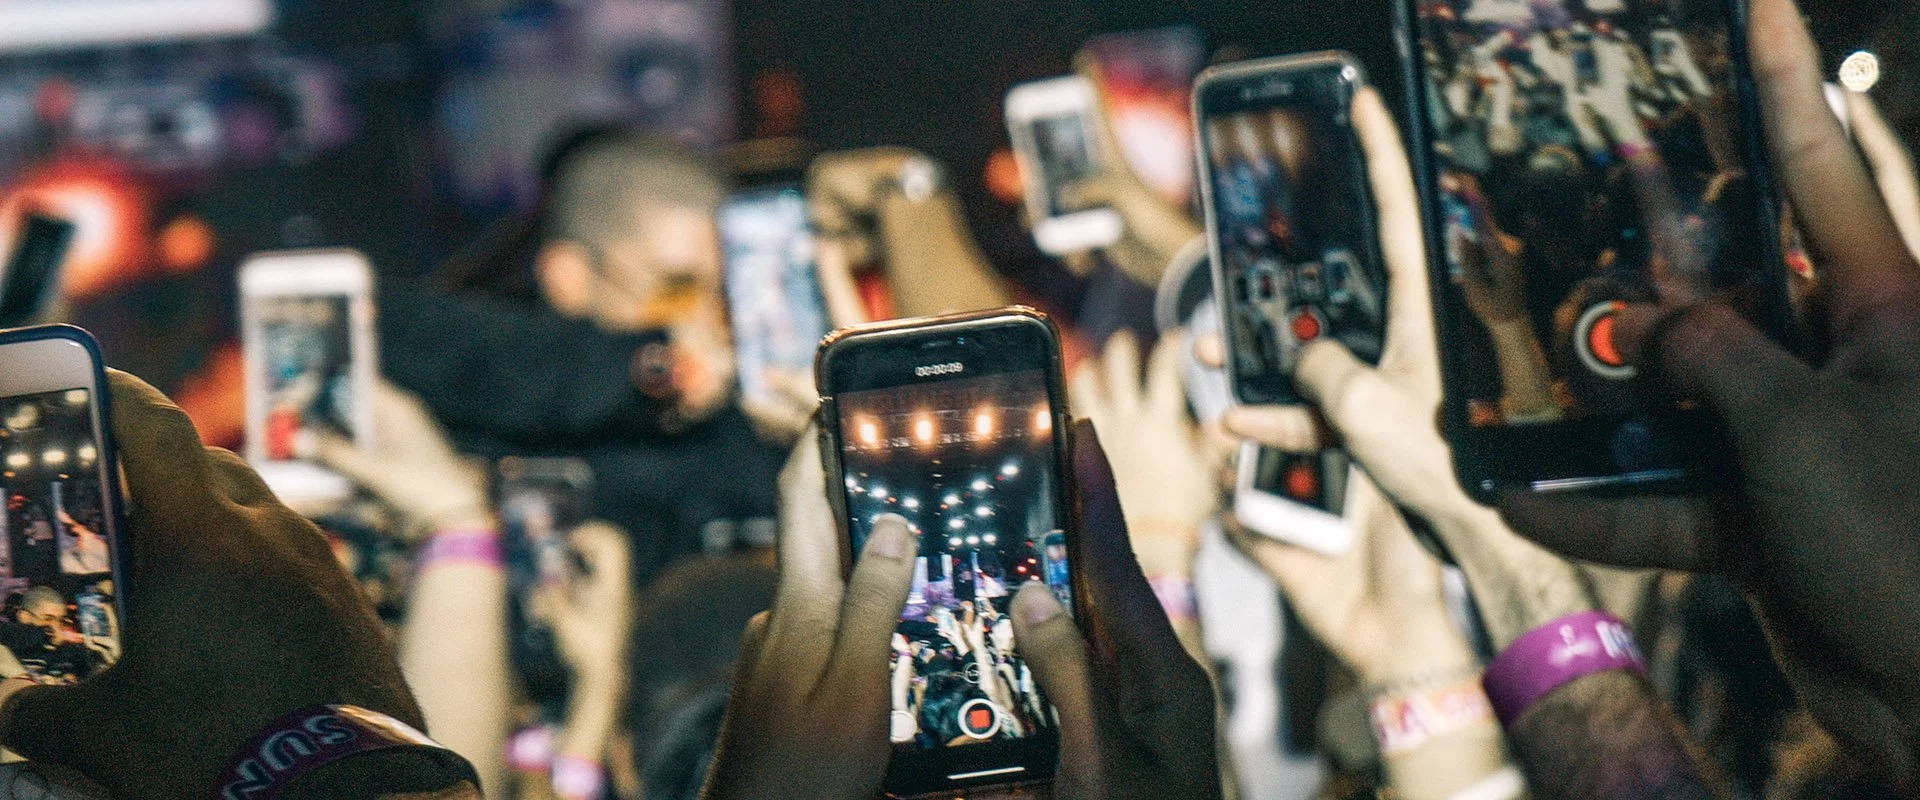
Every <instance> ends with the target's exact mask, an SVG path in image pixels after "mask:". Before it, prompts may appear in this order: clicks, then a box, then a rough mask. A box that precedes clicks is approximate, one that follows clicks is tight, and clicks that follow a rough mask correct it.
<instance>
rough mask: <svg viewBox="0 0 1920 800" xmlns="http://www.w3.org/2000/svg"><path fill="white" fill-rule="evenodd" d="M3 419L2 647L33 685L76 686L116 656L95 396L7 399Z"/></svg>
mask: <svg viewBox="0 0 1920 800" xmlns="http://www.w3.org/2000/svg"><path fill="white" fill-rule="evenodd" d="M0 414H4V417H0V453H4V455H0V463H3V464H4V466H5V469H4V470H0V487H4V490H5V492H6V498H7V508H6V514H5V515H4V516H0V525H3V526H4V527H5V529H6V530H5V535H3V536H0V590H4V593H5V596H6V603H5V608H4V609H3V610H4V612H5V613H4V616H3V617H0V647H4V648H5V649H6V651H7V654H8V655H11V656H12V658H13V659H14V660H15V661H17V662H18V663H19V665H20V666H21V667H23V668H24V669H25V670H26V673H25V677H27V678H29V679H31V680H34V681H36V682H39V683H49V684H63V683H73V682H76V681H79V680H82V679H84V678H87V677H89V676H91V675H93V674H94V673H95V672H98V671H100V670H102V669H105V668H106V667H108V666H110V665H111V664H113V662H114V661H116V660H118V659H119V657H120V623H119V616H118V614H117V613H116V611H115V609H114V602H113V592H114V585H113V563H112V561H111V558H110V555H111V553H112V552H113V547H112V544H111V543H110V542H109V541H108V540H107V537H108V536H110V535H112V534H111V532H110V531H109V530H108V526H107V512H106V507H105V506H104V505H102V503H101V498H100V491H101V488H100V458H101V453H100V443H99V442H98V441H96V440H95V439H94V435H93V398H92V393H91V392H89V391H88V390H86V389H68V390H65V391H57V392H45V393H41V394H30V395H21V396H17V397H8V398H4V399H0Z"/></svg>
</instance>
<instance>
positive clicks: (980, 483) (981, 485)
mask: <svg viewBox="0 0 1920 800" xmlns="http://www.w3.org/2000/svg"><path fill="white" fill-rule="evenodd" d="M992 487H993V484H991V483H987V479H986V478H975V479H973V490H974V491H976V492H984V491H986V490H988V489H990V488H992Z"/></svg>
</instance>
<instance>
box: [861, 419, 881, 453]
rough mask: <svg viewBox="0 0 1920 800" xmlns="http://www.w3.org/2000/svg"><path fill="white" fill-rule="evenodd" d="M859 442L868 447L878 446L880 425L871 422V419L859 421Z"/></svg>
mask: <svg viewBox="0 0 1920 800" xmlns="http://www.w3.org/2000/svg"><path fill="white" fill-rule="evenodd" d="M860 443H861V444H864V445H866V446H868V447H877V446H879V444H880V426H878V425H875V424H873V422H872V421H871V420H869V421H864V422H861V423H860Z"/></svg>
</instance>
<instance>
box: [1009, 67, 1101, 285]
mask: <svg viewBox="0 0 1920 800" xmlns="http://www.w3.org/2000/svg"><path fill="white" fill-rule="evenodd" d="M1097 103H1098V100H1097V99H1096V96H1095V92H1094V88H1093V83H1092V82H1090V81H1088V80H1087V79H1085V78H1082V77H1079V76H1077V75H1069V76H1067V77H1063V78H1051V79H1048V80H1044V81H1034V82H1032V83H1023V84H1020V85H1019V86H1015V87H1013V90H1012V91H1010V92H1008V93H1007V132H1008V134H1009V135H1010V136H1011V137H1012V139H1013V153H1014V158H1015V159H1016V160H1018V161H1019V163H1020V175H1021V179H1022V181H1023V182H1024V183H1025V186H1026V192H1027V216H1028V217H1029V218H1030V219H1031V220H1032V221H1033V239H1034V242H1035V243H1037V244H1039V245H1040V249H1041V250H1042V251H1044V252H1047V253H1050V254H1053V255H1061V254H1065V253H1076V252H1080V251H1084V250H1095V249H1099V248H1102V247H1108V246H1110V245H1112V244H1113V243H1114V242H1118V241H1120V234H1121V233H1122V232H1123V230H1124V229H1123V226H1122V223H1121V220H1120V213H1119V212H1117V211H1114V210H1113V209H1111V208H1106V207H1103V206H1096V207H1092V208H1085V207H1076V206H1075V205H1074V204H1072V203H1069V202H1067V197H1066V192H1067V191H1068V188H1069V187H1071V186H1073V185H1074V184H1076V183H1079V182H1080V181H1083V180H1086V179H1087V178H1091V177H1093V176H1095V175H1099V174H1100V173H1101V172H1102V171H1103V170H1104V168H1105V167H1104V165H1103V164H1102V163H1101V161H1102V156H1101V153H1100V147H1099V144H1098V140H1097V139H1096V138H1095V135H1096V134H1095V128H1094V126H1096V125H1099V124H1100V120H1099V118H1097V117H1096V116H1094V115H1095V114H1097V113H1099V110H1098V106H1097Z"/></svg>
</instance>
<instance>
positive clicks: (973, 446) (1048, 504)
mask: <svg viewBox="0 0 1920 800" xmlns="http://www.w3.org/2000/svg"><path fill="white" fill-rule="evenodd" d="M942 366H952V367H958V364H954V365H942ZM931 369H934V370H938V369H940V367H933V368H931ZM956 371H957V370H956ZM1047 398H1048V392H1047V378H1046V373H1045V372H1044V371H1042V370H1037V369H1036V370H1023V371H1014V372H1004V373H999V374H993V375H985V376H980V377H960V378H954V379H949V380H933V381H928V382H924V383H918V384H915V385H911V386H901V387H893V388H884V389H873V390H865V391H850V392H844V393H842V394H841V395H840V396H839V399H838V404H839V409H840V412H839V413H840V420H839V421H840V430H841V448H842V453H841V464H842V468H843V472H844V474H845V476H846V492H847V504H846V508H847V513H848V516H849V517H850V520H849V522H850V526H849V530H850V531H851V532H852V536H853V549H854V552H855V553H858V552H860V550H861V548H862V547H863V546H864V545H865V543H866V537H867V534H868V533H869V532H871V531H872V529H873V524H874V522H875V520H877V519H879V518H880V517H882V516H884V515H887V514H897V515H899V516H901V517H903V518H905V519H906V520H907V522H908V524H909V525H910V526H911V529H912V530H913V532H914V533H915V534H916V535H917V536H918V538H919V540H920V555H919V558H918V559H917V560H916V562H915V564H914V573H913V588H912V590H911V591H910V592H909V594H908V596H907V605H906V609H905V610H904V611H903V612H902V613H901V615H900V624H899V627H897V628H896V629H895V635H894V637H893V656H892V658H893V660H892V667H893V672H892V674H893V675H894V676H895V680H894V682H893V684H892V685H893V686H894V687H895V689H894V692H893V703H892V706H893V713H892V716H891V722H890V730H891V735H892V740H893V744H894V747H895V748H897V749H901V750H933V749H937V748H942V747H957V746H963V745H973V744H980V743H985V742H1006V741H1012V740H1019V739H1024V738H1027V737H1031V736H1033V735H1035V734H1036V733H1038V732H1042V731H1050V730H1052V729H1053V728H1054V727H1055V725H1056V724H1057V721H1056V720H1055V718H1054V712H1053V709H1052V707H1051V706H1050V705H1048V703H1047V700H1046V698H1045V697H1043V696H1042V695H1041V693H1040V690H1039V689H1038V687H1037V686H1036V685H1035V683H1034V679H1033V673H1032V672H1031V671H1030V670H1029V669H1028V668H1027V666H1026V664H1024V663H1023V662H1022V661H1021V659H1020V658H1019V657H1018V656H1017V655H1016V654H1015V648H1014V634H1013V620H1012V613H1011V606H1012V603H1013V596H1014V594H1015V593H1016V592H1018V591H1019V590H1020V587H1021V586H1023V585H1024V584H1026V583H1027V582H1029V581H1041V582H1044V583H1045V584H1046V585H1047V586H1048V587H1049V588H1050V589H1052V591H1053V593H1054V596H1055V597H1056V598H1058V599H1059V600H1060V603H1061V605H1063V606H1066V607H1067V608H1072V607H1073V603H1072V599H1073V598H1072V589H1071V581H1070V576H1071V573H1070V571H1069V568H1068V564H1067V541H1066V532H1065V530H1064V529H1063V523H1064V520H1062V519H1060V516H1059V514H1060V512H1059V511H1058V509H1059V508H1060V504H1059V503H1058V502H1057V499H1058V495H1059V492H1061V491H1062V487H1061V483H1060V482H1061V476H1060V475H1058V474H1056V471H1055V466H1054V464H1055V458H1056V456H1055V452H1056V451H1055V449H1054V438H1053V437H1054V430H1053V408H1052V406H1051V404H1050V403H1049V401H1048V399H1047ZM903 674H904V676H905V679H904V681H902V680H901V678H902V676H903ZM903 682H904V684H905V688H904V691H903V690H901V688H899V687H901V685H902V683H903Z"/></svg>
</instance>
